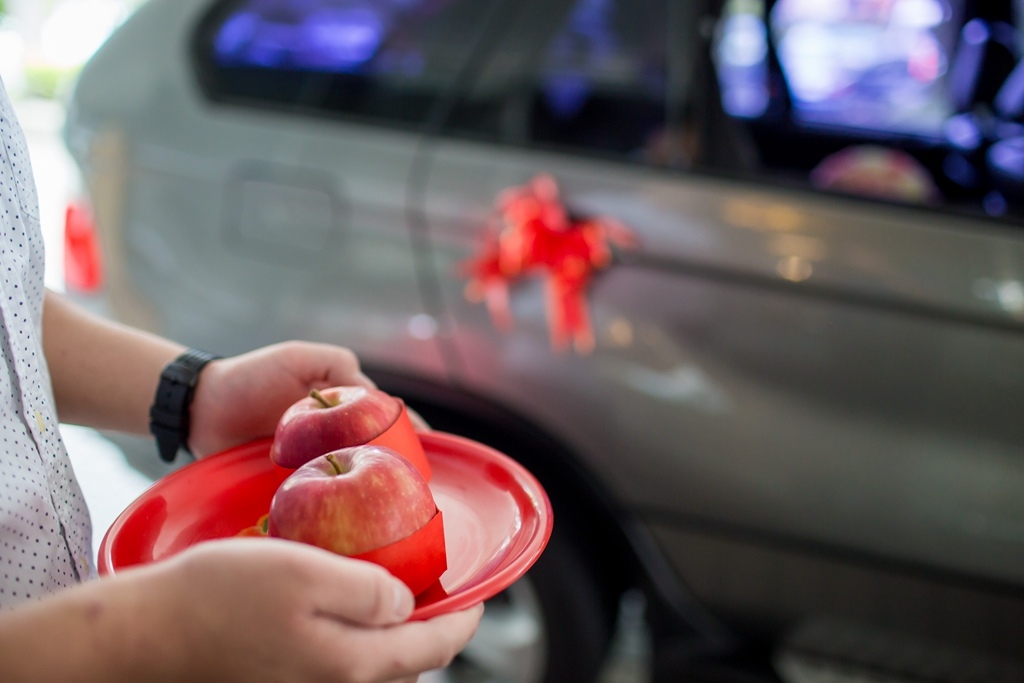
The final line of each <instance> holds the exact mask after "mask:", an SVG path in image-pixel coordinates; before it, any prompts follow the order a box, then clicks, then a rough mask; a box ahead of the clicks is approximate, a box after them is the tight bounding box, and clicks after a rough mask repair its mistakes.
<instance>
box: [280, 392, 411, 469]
mask: <svg viewBox="0 0 1024 683" xmlns="http://www.w3.org/2000/svg"><path fill="white" fill-rule="evenodd" d="M402 405H403V404H402V402H401V401H400V400H399V399H397V398H395V397H393V396H390V395H388V394H386V393H384V392H383V391H381V390H380V389H367V388H366V387H358V386H352V387H332V388H330V389H324V390H322V391H317V390H316V389H314V390H313V391H311V392H309V396H307V397H306V398H304V399H302V400H300V401H298V402H296V403H294V404H293V405H292V406H291V407H289V408H288V410H286V411H285V412H284V415H282V416H281V419H280V420H279V421H278V423H277V429H276V431H275V432H274V444H273V446H272V447H271V449H270V458H271V460H273V461H274V462H275V463H276V464H278V465H280V466H281V467H288V468H291V469H295V468H297V467H299V466H300V465H303V464H305V463H307V462H309V461H310V460H312V459H313V458H315V457H317V456H320V455H324V454H326V453H329V452H330V451H334V450H337V449H339V448H349V447H351V446H361V445H363V444H365V443H368V442H370V441H372V440H373V439H376V438H377V437H378V436H380V435H381V434H383V433H384V432H385V431H386V430H387V429H388V427H390V426H391V425H392V424H394V423H395V420H397V419H398V416H399V415H400V414H401V412H402Z"/></svg>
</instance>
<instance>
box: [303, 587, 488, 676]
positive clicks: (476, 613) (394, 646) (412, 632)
mask: <svg viewBox="0 0 1024 683" xmlns="http://www.w3.org/2000/svg"><path fill="white" fill-rule="evenodd" d="M482 615H483V604H478V605H475V606H473V607H470V608H468V609H465V610H462V611H459V612H452V613H450V614H445V615H442V616H439V617H435V618H434V619H430V620H427V621H410V622H406V623H404V624H400V625H397V626H392V627H390V628H388V629H387V637H386V638H382V637H380V634H379V633H374V632H373V631H361V632H359V633H355V634H350V635H349V636H348V639H349V643H350V644H351V645H353V646H355V647H357V649H358V651H359V652H360V653H362V654H364V655H366V656H365V657H363V658H362V659H361V661H360V665H362V666H363V667H365V669H364V670H362V671H360V672H359V677H360V678H362V679H365V680H381V681H393V680H404V679H405V678H408V677H409V676H414V675H416V674H418V673H420V672H422V671H430V670H433V669H441V668H444V667H446V666H448V665H449V664H450V663H451V661H452V660H453V659H454V658H455V655H457V654H458V653H459V652H461V651H462V649H463V648H464V647H465V646H466V643H468V642H469V639H470V638H472V637H473V634H474V633H475V632H476V628H477V626H478V625H479V623H480V617H481V616H482ZM322 625H323V629H321V630H320V633H319V634H318V637H317V639H318V640H319V642H321V643H329V642H331V639H332V638H336V637H337V628H336V626H334V625H332V624H330V621H329V620H326V619H325V620H324V621H323V622H322ZM340 665H341V663H340V662H339V666H340Z"/></svg>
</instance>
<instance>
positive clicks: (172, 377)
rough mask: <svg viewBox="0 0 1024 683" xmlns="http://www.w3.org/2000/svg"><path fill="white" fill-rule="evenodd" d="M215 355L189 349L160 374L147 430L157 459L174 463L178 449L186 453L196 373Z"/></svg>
mask: <svg viewBox="0 0 1024 683" xmlns="http://www.w3.org/2000/svg"><path fill="white" fill-rule="evenodd" d="M218 358H220V356H215V355H213V354H210V353H206V352H205V351H199V350H198V349H189V350H188V351H186V352H185V353H183V354H181V355H180V356H178V357H177V358H175V359H174V360H172V361H171V362H170V363H168V364H167V365H166V366H165V367H164V369H163V372H161V373H160V385H159V386H158V387H157V388H156V396H155V397H154V398H153V407H151V408H150V409H149V431H150V432H151V433H152V434H153V436H155V437H156V445H157V449H158V450H159V452H160V458H161V459H163V460H165V461H166V462H174V458H175V457H177V455H178V450H179V449H184V450H185V451H186V452H189V453H190V452H191V451H189V450H188V431H189V426H190V425H189V406H190V405H191V404H192V394H193V393H194V392H195V388H196V384H197V383H198V382H199V372H200V371H201V370H202V369H203V367H205V366H206V364H207V363H209V362H210V361H212V360H217V359H218Z"/></svg>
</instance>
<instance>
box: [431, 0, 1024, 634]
mask: <svg viewBox="0 0 1024 683" xmlns="http://www.w3.org/2000/svg"><path fill="white" fill-rule="evenodd" d="M769 5H770V6H775V10H774V11H773V10H771V7H769V8H765V7H764V5H760V4H758V3H748V4H746V5H744V4H743V3H712V4H709V5H708V6H707V7H704V8H699V7H697V6H696V5H695V4H692V3H684V2H672V1H668V2H654V1H648V2H640V3H636V2H633V3H628V6H627V3H618V2H589V1H587V0H580V1H579V2H566V3H556V4H549V5H545V6H544V7H536V8H530V7H528V6H524V7H523V10H522V12H521V13H520V14H519V15H518V16H517V17H516V18H515V19H514V20H512V21H510V22H509V26H510V29H509V31H508V33H507V34H506V36H505V37H504V38H502V41H503V42H501V43H499V47H498V49H497V50H496V51H495V53H496V54H497V55H500V56H499V57H495V58H494V59H493V60H491V61H488V62H484V63H483V64H481V65H480V68H479V70H478V71H477V72H476V73H475V74H473V78H474V80H472V81H470V82H468V83H467V84H466V90H465V94H464V97H463V99H462V100H461V101H459V103H458V104H457V105H456V106H454V107H453V108H452V110H451V111H450V112H449V114H448V116H449V118H448V120H447V124H446V126H445V127H444V129H443V130H442V135H441V136H440V137H439V138H438V140H437V141H436V142H434V143H433V149H432V151H431V154H432V156H431V162H430V171H429V176H428V177H427V178H426V179H425V182H424V185H423V200H422V204H421V207H422V208H421V210H422V214H423V224H422V228H423V230H425V231H426V232H427V234H428V235H429V237H430V238H431V243H432V245H433V248H432V251H431V252H430V253H429V254H428V255H427V258H429V259H431V263H432V267H433V268H434V269H435V272H436V275H437V278H438V282H439V288H440V291H441V292H442V297H443V306H441V307H439V308H438V309H437V310H436V314H437V316H438V317H439V319H441V320H442V321H444V324H445V325H447V326H448V327H447V330H448V333H449V335H450V337H451V338H452V339H453V340H454V343H453V347H452V348H453V353H452V356H451V358H452V360H451V365H450V367H451V368H452V370H453V373H454V374H455V376H456V377H457V380H458V382H459V383H460V384H462V385H464V386H465V387H466V388H468V389H469V390H471V391H473V392H474V393H475V394H478V395H484V396H488V397H490V398H492V399H493V400H495V401H496V402H498V403H500V404H501V405H503V406H505V407H506V408H507V409H509V410H512V411H514V412H516V413H517V414H519V415H521V416H524V417H525V418H526V419H528V420H529V421H530V422H532V423H533V424H535V425H538V426H539V427H541V428H542V429H543V430H545V431H547V432H548V433H550V434H553V435H554V436H556V437H557V438H558V439H559V440H560V441H562V442H564V443H567V444H569V445H570V446H571V448H572V450H573V452H574V453H575V454H576V455H577V456H578V458H579V461H580V464H581V465H582V467H583V468H584V469H585V470H586V471H587V472H588V473H590V474H592V475H594V476H596V477H597V478H598V480H599V481H600V482H601V483H602V485H603V486H604V487H606V489H607V490H608V491H610V492H612V494H613V495H614V497H615V498H616V500H617V502H618V503H620V504H622V505H623V506H625V507H626V508H627V509H629V510H630V511H631V512H632V513H633V514H635V515H637V516H638V517H639V518H641V519H642V520H643V521H644V522H645V524H646V525H647V527H648V528H649V529H650V530H651V531H652V532H653V533H654V535H655V537H656V539H657V541H658V543H659V545H660V547H661V549H662V550H663V552H664V553H666V555H667V556H668V557H669V558H670V560H671V562H672V563H673V565H674V567H675V569H676V570H677V573H678V575H679V576H680V577H681V578H682V579H683V580H684V581H685V582H686V583H687V584H688V585H689V586H690V587H691V588H692V589H693V591H694V593H695V594H696V595H697V596H698V597H700V598H701V599H702V600H704V601H705V602H707V603H708V604H712V605H714V606H716V607H718V608H720V610H721V611H722V613H726V614H730V615H734V616H737V617H739V621H741V622H744V623H745V624H746V625H748V626H752V625H756V626H757V627H758V628H761V627H764V626H770V627H771V628H781V627H782V626H783V625H793V624H799V623H805V622H811V621H814V620H817V619H824V618H826V617H836V616H838V617H840V618H841V619H843V620H847V621H849V622H850V623H856V624H869V625H872V626H873V627H877V628H891V629H895V630H896V631H898V632H905V633H912V634H916V635H918V636H922V637H927V638H934V639H938V640H939V641H940V642H951V643H958V644H960V645H968V646H970V647H973V648H978V649H980V650H983V651H989V652H999V653H1003V654H1012V653H1014V652H1015V650H1014V648H1015V645H1014V643H1015V642H1019V639H1020V638H1021V637H1022V633H1021V630H1020V624H1021V623H1024V622H1022V620H1021V617H1022V616H1024V611H1022V610H1024V603H1022V601H1021V600H1020V598H1019V595H1020V591H1019V589H1020V587H1021V586H1022V585H1024V573H1022V569H1021V565H1020V563H1019V562H1017V561H1016V560H1014V559H1013V558H1019V557H1020V555H1021V551H1022V543H1024V540H1022V536H1021V535H1020V533H1019V530H1020V529H1021V528H1022V527H1021V524H1022V522H1024V502H1022V501H1024V496H1021V495H1020V494H1021V492H1024V450H1022V448H1024V421H1022V420H1021V419H1020V416H1019V408H1020V406H1022V405H1024V304H1022V301H1024V299H1022V297H1021V295H1020V292H1021V291H1022V282H1024V271H1022V268H1024V239H1022V235H1021V232H1020V220H1019V214H1015V213H1014V209H1013V207H1012V205H1010V206H1008V205H1007V204H1006V203H1005V202H1003V203H1000V202H999V201H997V200H998V199H999V198H998V197H995V196H993V195H992V193H991V192H987V191H986V192H981V193H980V194H977V193H976V194H973V195H972V194H970V193H968V192H965V191H960V190H957V188H954V187H952V184H951V182H950V179H949V177H948V176H944V175H943V174H944V173H946V171H948V170H949V166H948V165H944V162H945V159H946V157H944V156H943V154H947V153H949V152H950V148H949V147H948V145H947V143H946V141H944V139H943V129H942V125H944V124H943V122H944V121H948V120H950V119H952V118H953V117H954V116H955V115H956V111H955V110H954V108H953V107H952V106H951V105H948V102H946V103H944V100H943V99H942V98H943V97H944V93H946V94H948V92H947V91H946V90H944V87H945V86H946V85H948V80H947V79H946V78H945V77H944V74H945V73H947V72H946V71H944V70H943V68H944V67H943V68H939V67H936V69H937V70H935V71H934V72H928V73H930V74H931V75H928V76H924V77H923V78H924V79H925V80H924V81H920V80H913V81H908V80H906V79H904V78H903V77H902V75H901V76H900V78H897V79H895V80H892V79H888V80H884V79H883V81H882V83H883V84H884V86H885V87H886V88H889V89H890V90H889V91H887V92H888V94H889V95H890V96H892V97H894V98H895V99H892V100H887V101H893V102H896V103H897V104H896V105H894V106H893V109H889V110H884V111H883V110H879V111H866V110H864V109H863V108H862V109H858V108H857V106H858V105H857V102H863V101H867V100H863V99H858V98H857V97H852V96H851V99H848V100H842V101H841V98H842V97H846V96H847V95H848V94H849V93H850V92H855V91H856V89H857V88H869V87H872V88H878V87H881V86H879V85H878V83H879V81H878V80H877V79H878V78H880V76H879V73H889V72H891V71H892V70H893V68H894V67H893V66H892V64H891V63H888V62H885V63H881V62H880V63H879V64H878V65H877V66H878V68H877V69H874V70H870V72H869V71H868V70H866V69H865V70H864V71H863V72H857V73H858V74H859V75H857V76H856V79H854V80H853V81H851V85H850V87H849V88H847V89H837V90H836V93H837V94H834V95H830V96H832V97H835V98H837V99H836V100H835V102H836V103H837V104H836V107H835V110H836V111H840V112H845V113H846V114H847V115H851V112H852V115H859V116H860V118H859V119H858V121H859V122H857V123H856V125H853V124H851V122H850V121H840V120H838V119H834V118H833V119H830V118H828V116H825V114H827V113H828V112H827V111H826V108H824V107H821V106H816V107H811V106H810V103H811V100H806V101H797V102H796V104H797V105H800V104H803V105H807V106H805V108H804V110H803V112H804V113H803V115H801V114H800V112H799V111H798V109H799V107H798V106H794V102H793V98H794V93H795V95H796V96H802V97H805V99H806V98H808V97H810V95H808V94H807V93H808V92H810V91H785V90H784V89H785V88H792V87H793V86H792V84H793V79H794V78H795V74H794V73H793V71H792V66H790V71H789V72H787V71H786V68H787V67H786V63H785V60H786V59H787V58H788V57H786V56H785V55H784V56H783V57H782V58H781V61H780V56H779V55H780V52H779V50H780V45H782V44H783V43H782V36H783V35H784V34H785V32H786V30H789V29H792V28H793V23H792V21H791V20H792V18H793V16H796V15H798V14H799V11H801V6H800V5H799V3H789V2H784V1H782V0H780V2H778V3H777V5H776V4H775V3H769ZM840 5H842V3H832V4H831V5H829V7H831V8H832V9H833V10H835V11H836V12H840V11H841V8H840ZM926 5H928V3H924V4H923V5H919V7H918V9H920V8H921V7H925V6H926ZM843 6H844V7H845V5H843ZM806 7H807V4H806V3H805V4H804V9H806ZM957 7H959V6H957ZM751 8H753V9H751ZM780 8H781V9H780ZM926 9H927V7H926ZM787 11H792V12H791V13H790V14H788V15H787V14H786V12H787ZM793 13H796V14H793ZM911 15H912V16H911V19H913V21H910V20H907V23H906V26H916V30H917V31H918V32H917V33H905V34H901V35H902V36H904V37H906V36H911V37H915V36H916V37H917V38H920V39H921V40H923V41H931V42H929V43H928V45H929V46H930V47H929V49H931V50H932V52H928V54H929V55H932V56H934V57H935V58H936V59H938V60H940V61H938V62H936V64H939V65H941V64H947V62H945V61H942V60H951V59H952V58H953V57H954V56H955V51H956V49H957V45H958V42H957V36H960V35H962V32H961V28H962V23H956V22H962V21H963V20H964V15H963V14H962V13H961V12H959V10H957V11H951V12H949V13H946V14H941V13H940V14H939V15H934V14H929V15H927V16H925V15H920V14H919V15H913V12H911ZM843 19H844V21H845V23H844V22H839V23H838V24H832V23H829V21H826V20H825V19H822V18H820V17H814V16H808V17H803V24H801V26H799V27H797V28H802V29H804V30H805V32H804V33H803V34H802V35H803V36H804V38H802V40H809V39H810V38H808V37H807V36H812V37H813V38H815V39H816V40H817V41H818V42H817V43H815V45H818V47H820V46H821V41H823V40H824V41H826V43H825V44H827V41H828V40H830V39H831V40H835V41H836V42H837V44H841V41H842V40H852V38H851V37H850V35H848V34H846V33H843V32H844V31H846V30H848V29H849V28H850V27H851V26H853V27H854V28H857V27H858V26H859V28H860V29H861V32H860V33H859V34H857V35H858V36H859V37H858V38H857V39H858V40H861V39H863V40H873V38H871V37H870V35H873V34H869V32H868V33H866V32H865V30H864V29H865V26H860V25H857V24H856V23H855V21H854V19H853V18H852V17H844V18H843ZM883 19H884V21H885V22H889V23H887V24H885V26H886V27H887V28H888V29H892V27H893V26H896V24H898V22H899V21H903V19H906V17H904V18H903V19H900V18H899V17H894V15H885V16H884V17H883V16H881V15H879V17H876V18H875V19H873V20H872V21H875V20H877V21H878V22H883ZM925 19H927V21H925ZM787 22H790V23H787ZM893 22H896V23H895V24H894V23H893ZM928 22H932V23H928ZM883 23H884V22H883ZM922 25H923V26H924V29H922V28H921V27H922ZM906 26H905V25H904V24H899V27H903V28H906ZM868 28H870V27H868ZM812 30H813V31H815V33H813V34H812V33H809V31H812ZM788 35H789V37H790V38H793V36H794V35H796V36H799V35H801V34H799V33H789V34H788ZM878 35H879V36H880V35H882V34H881V33H879V34H878ZM886 35H887V36H888V34H886ZM864 36H868V37H866V38H865V37H864ZM879 39H881V38H879ZM887 39H888V38H887ZM785 45H786V46H788V49H791V50H796V51H797V52H799V49H800V48H801V47H806V45H802V44H801V43H800V42H799V40H796V42H792V41H790V42H788V43H785ZM922 49H923V48H922ZM915 54H916V53H915ZM826 56H827V55H826ZM804 57H806V55H804ZM824 58H825V57H821V59H824ZM899 59H904V61H903V62H899V63H900V64H902V67H901V68H904V69H907V68H909V67H908V65H909V64H911V60H912V59H916V57H914V56H906V55H905V56H904V57H900V58H898V59H897V61H899ZM792 63H793V62H791V63H790V64H791V65H792ZM915 64H917V63H916V62H915ZM922 64H923V62H922ZM897 71H898V70H897ZM899 73H900V74H902V73H903V72H899ZM811 75H812V76H813V75H814V74H811ZM807 78H810V76H807ZM915 78H916V77H915ZM857 79H859V80H857ZM873 79H875V80H873ZM929 79H930V80H929ZM922 82H925V83H926V84H927V85H928V88H924V90H925V91H926V92H925V93H924V94H922V92H920V90H921V88H919V86H920V84H921V83H922ZM787 83H788V84H789V85H788V86H787ZM805 84H806V83H805ZM811 85H813V83H811V84H808V85H807V87H808V88H810V87H811ZM855 86H856V87H855ZM840 90H841V92H840ZM855 94H856V92H855ZM860 96H861V97H865V95H863V93H861V94H860ZM903 96H906V97H909V98H910V100H911V101H912V102H913V103H914V105H913V106H914V107H920V112H921V113H920V114H918V115H917V117H916V118H915V117H913V116H912V117H910V118H909V122H908V117H907V115H906V112H900V111H897V109H898V106H901V105H900V103H901V102H903V100H901V99H900V97H903ZM922 98H924V99H922ZM797 99H798V100H799V97H798V98H797ZM872 101H873V100H872ZM815 102H817V101H815ZM818 104H820V103H818ZM947 105H948V106H947ZM908 106H909V105H908ZM794 112H796V113H794ZM823 112H825V114H823ZM925 114H927V117H925ZM801 116H803V118H801ZM837 116H838V114H837ZM855 118H856V116H855ZM812 119H813V120H812ZM907 127H909V128H911V129H912V130H909V131H908V130H907ZM851 128H852V129H853V132H851ZM844 151H845V152H847V155H845V156H844V155H842V154H840V153H841V152H844ZM953 151H955V150H953ZM875 155H878V156H875ZM936 159H939V161H938V162H936V161H935V160H936ZM827 162H828V163H827ZM876 163H878V164H881V166H880V167H873V166H872V164H876ZM836 166H839V167H840V171H841V172H840V171H836ZM865 166H867V167H871V168H881V169H883V170H881V171H877V172H875V173H874V175H871V178H872V181H873V182H872V183H871V184H869V185H870V186H865V185H863V184H858V183H857V182H855V180H856V179H855V178H853V177H852V176H854V175H855V173H856V171H857V169H863V168H864V167H865ZM943 169H945V170H943ZM833 172H837V173H839V174H840V176H841V177H842V178H843V179H844V180H843V182H840V181H838V180H836V179H835V176H833V175H831V173H833ZM843 172H845V173H847V175H844V174H843ZM883 173H884V174H888V175H885V176H884V177H885V178H886V180H884V181H882V182H881V183H880V184H881V187H879V182H878V178H879V177H881V174H883ZM538 174H546V175H548V176H550V177H551V178H553V179H554V180H555V181H556V182H557V184H558V187H559V189H560V191H561V194H560V201H561V202H563V203H564V205H565V207H567V209H568V210H569V211H570V213H571V215H573V216H577V217H588V218H600V217H607V218H611V219H614V221H616V222H617V223H620V224H622V225H623V226H625V227H626V228H628V229H629V230H631V231H632V233H633V234H634V235H635V237H636V244H635V245H633V246H628V247H627V246H623V247H622V248H617V249H616V251H617V252H618V258H617V260H616V261H615V262H614V264H613V265H611V266H610V267H608V268H607V269H604V270H602V269H600V268H595V272H594V277H593V278H592V279H590V280H589V281H588V283H587V287H586V288H585V293H586V301H587V310H588V311H589V312H590V315H591V319H590V321H589V325H590V326H591V329H592V331H593V334H594V341H595V344H594V347H593V348H592V349H591V348H589V347H586V345H584V348H576V349H574V348H573V347H572V344H569V345H567V346H565V347H564V348H558V344H557V343H556V344H555V345H554V346H553V344H552V341H553V339H552V336H551V332H552V330H551V317H550V309H548V308H546V301H549V300H550V297H549V294H550V290H549V289H548V287H549V286H550V285H551V282H552V280H551V277H552V271H551V269H545V268H544V267H540V268H538V269H537V270H534V271H531V272H529V273H527V274H525V275H524V276H522V277H519V278H518V279H515V280H514V282H512V284H511V287H510V289H509V294H508V296H509V299H508V305H507V311H508V313H509V316H508V317H507V318H502V316H500V315H499V316H498V318H499V319H497V320H496V319H495V318H494V317H492V316H491V315H489V313H488V308H487V306H486V305H485V303H483V302H481V301H479V300H475V299H476V298H478V297H476V298H474V297H467V290H466V284H467V271H466V270H465V267H466V264H467V263H472V262H473V261H472V259H473V258H474V257H476V256H480V255H482V254H485V250H486V245H487V244H492V245H493V242H488V239H489V234H490V233H489V231H494V230H500V229H501V226H503V225H507V223H502V219H503V215H502V211H501V206H500V204H499V201H498V200H499V198H500V197H507V196H508V195H507V194H503V193H504V192H506V191H507V190H509V189H510V188H511V189H513V190H515V189H517V188H518V190H519V191H523V188H526V187H528V183H529V182H530V181H531V179H533V178H535V177H536V176H537V175H538ZM846 181H849V183H850V184H845V183H846ZM929 182H930V183H932V184H933V185H934V188H933V187H932V186H931V185H929V184H928V183H929ZM922 186H923V187H924V189H922ZM932 189H935V191H936V192H937V194H934V195H933V194H931V191H932ZM961 189H962V188H961ZM897 190H898V191H899V192H898V193H897V192H896V191H897ZM986 197H987V199H986ZM1004 199H1005V197H1004ZM991 202H996V204H992V203H991ZM496 225H497V226H498V227H497V228H496V227H495V226H496ZM509 279H510V278H502V277H498V278H497V279H496V282H497V284H499V285H500V284H501V282H503V281H507V280H509ZM492 292H494V293H495V297H496V299H495V300H496V301H497V304H496V305H497V310H499V311H501V310H504V309H503V308H502V304H501V301H502V299H501V296H502V292H501V290H500V287H498V288H497V289H496V290H492ZM469 293H470V294H473V293H474V292H469ZM476 294H479V292H476ZM502 319H503V320H504V322H505V323H506V324H505V326H504V328H503V327H502V325H501V324H496V323H501V322H502ZM509 322H510V323H511V324H507V323H509ZM556 341H557V340H556ZM936 615H938V616H936Z"/></svg>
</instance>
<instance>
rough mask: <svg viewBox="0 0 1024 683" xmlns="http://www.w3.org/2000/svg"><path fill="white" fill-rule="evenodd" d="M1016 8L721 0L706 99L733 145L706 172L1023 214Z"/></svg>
mask: <svg viewBox="0 0 1024 683" xmlns="http://www.w3.org/2000/svg"><path fill="white" fill-rule="evenodd" d="M1018 10H1019V3H1017V2H1009V1H1006V2H998V1H997V2H991V3H971V2H966V1H965V0H892V1H890V2H884V3H879V2H860V1H856V0H816V1H815V2H807V1H806V0H764V1H762V0H727V1H726V2H725V3H724V8H723V10H722V12H721V14H720V15H719V16H718V17H717V18H716V28H715V32H714V37H713V39H712V41H711V45H710V48H709V49H710V54H711V62H712V64H713V67H712V68H713V73H714V78H715V88H716V92H711V91H709V92H708V96H709V97H713V98H715V99H716V102H715V109H716V110H717V119H718V121H719V123H720V125H722V126H723V127H725V128H727V129H729V130H730V131H732V133H733V139H737V138H739V139H741V140H742V149H741V153H740V154H738V155H734V156H733V157H732V158H731V160H729V161H722V158H718V159H714V160H710V159H709V160H707V162H706V164H705V167H706V168H708V169H711V170H717V171H721V172H727V173H736V174H742V175H747V176H752V177H754V178H756V179H758V180H762V181H763V180H771V181H772V182H791V183H794V184H797V185H801V186H804V187H810V188H812V189H814V190H816V191H825V192H835V193H841V194H847V195H854V196H859V197H864V198H869V199H874V200H879V201H886V202H897V203H904V204H910V205H919V206H924V207H933V208H938V209H942V210H948V211H953V212H965V213H971V214H977V215H984V216H988V217H994V218H1005V219H1013V220H1015V221H1019V220H1020V218H1022V217H1024V125H1022V124H1024V63H1022V62H1021V57H1022V52H1021V46H1022V45H1024V34H1022V33H1021V29H1020V27H1021V18H1020V17H1019V16H1018V15H1017V11H1018ZM707 142H708V144H711V145H714V144H717V142H716V139H715V138H710V137H709V138H707ZM698 161H700V160H698Z"/></svg>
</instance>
